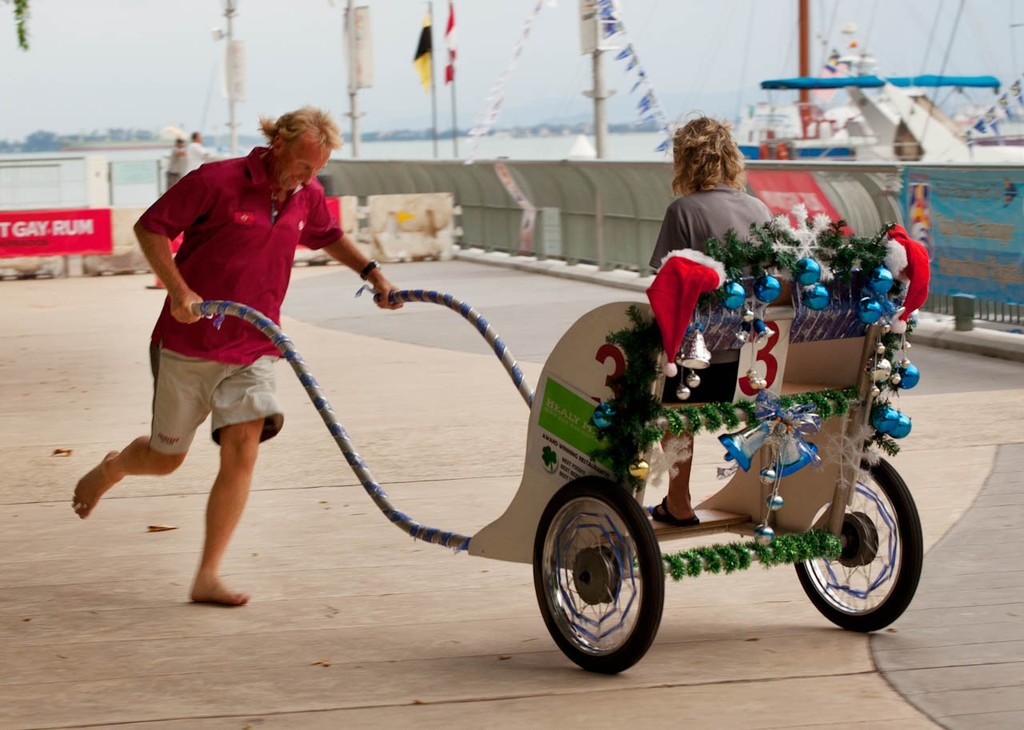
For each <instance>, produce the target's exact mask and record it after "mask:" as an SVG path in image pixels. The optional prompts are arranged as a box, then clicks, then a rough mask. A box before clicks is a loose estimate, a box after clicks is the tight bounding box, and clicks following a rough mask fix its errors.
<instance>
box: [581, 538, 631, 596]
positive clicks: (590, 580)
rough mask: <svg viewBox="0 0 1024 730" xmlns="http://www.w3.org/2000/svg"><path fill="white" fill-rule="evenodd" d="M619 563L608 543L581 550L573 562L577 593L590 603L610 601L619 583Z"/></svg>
mask: <svg viewBox="0 0 1024 730" xmlns="http://www.w3.org/2000/svg"><path fill="white" fill-rule="evenodd" d="M619 577H620V573H619V564H618V561H617V560H616V559H615V555H614V553H613V552H612V549H611V548H610V547H608V546H607V545H602V546H601V547H589V548H584V549H583V550H580V552H579V553H578V554H577V555H576V561H575V563H574V564H573V570H572V580H573V584H574V585H575V587H576V593H577V595H579V597H580V598H581V599H583V601H584V602H585V603H587V604H588V605H591V606H593V605H595V604H598V603H609V602H611V601H612V599H613V598H614V597H615V589H616V588H617V586H618V585H619Z"/></svg>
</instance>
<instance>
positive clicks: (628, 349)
mask: <svg viewBox="0 0 1024 730" xmlns="http://www.w3.org/2000/svg"><path fill="white" fill-rule="evenodd" d="M626 313H627V315H628V316H629V319H630V321H631V322H632V323H633V324H632V326H630V327H626V328H623V329H621V330H617V331H615V332H612V333H611V334H609V335H608V336H607V337H606V338H605V339H606V341H607V342H608V343H609V344H612V345H616V346H617V347H619V348H621V349H622V352H623V354H624V355H625V356H626V368H625V370H624V371H623V373H622V375H621V376H619V377H618V378H616V379H615V380H614V381H612V383H611V386H612V391H613V392H614V393H615V396H614V397H613V398H612V399H611V400H610V401H608V403H609V405H610V406H611V407H612V410H613V412H614V416H613V417H612V418H611V422H610V423H609V425H608V426H606V427H604V428H598V429H597V433H598V436H599V437H600V438H601V439H603V440H604V442H605V445H604V446H602V447H599V448H598V449H596V450H595V451H594V452H593V453H592V454H591V456H592V457H593V458H595V459H598V460H600V461H604V462H606V463H608V464H609V465H610V467H611V470H612V473H613V474H614V475H615V477H616V479H618V480H619V481H620V482H624V483H626V484H629V486H630V487H631V488H632V489H633V490H634V491H636V490H637V489H640V487H642V486H643V484H644V480H643V479H640V478H637V477H634V476H633V475H632V474H630V473H629V467H630V465H631V464H633V463H634V462H635V461H636V460H637V459H638V457H639V455H640V454H642V453H643V452H645V451H647V449H648V448H649V447H650V446H651V445H652V444H654V443H655V442H657V441H660V440H661V438H662V436H663V435H664V434H663V431H662V429H661V428H659V427H658V425H657V422H658V420H659V417H660V418H664V419H665V421H666V422H667V423H668V430H669V431H671V432H672V433H673V434H675V435H676V436H680V435H682V434H684V433H690V434H697V433H700V432H702V431H707V432H713V431H717V430H718V429H720V428H722V427H725V428H729V429H734V428H737V427H738V426H739V425H740V423H741V421H743V422H746V423H751V422H753V420H754V404H753V403H752V402H750V401H739V402H737V403H729V402H719V403H705V404H702V405H699V406H684V407H682V408H667V407H664V406H662V404H661V400H660V399H659V398H658V397H657V396H655V394H653V393H652V392H651V390H652V389H651V385H652V384H653V383H654V380H655V378H656V377H657V376H658V353H659V351H660V349H661V334H660V332H659V330H658V326H657V324H656V323H655V322H654V321H653V320H646V319H645V318H644V316H643V314H642V313H641V311H640V308H639V307H637V306H636V305H631V306H630V307H629V309H628V310H627V312H626ZM856 397H857V390H856V388H852V387H851V388H844V389H842V390H821V391H812V392H808V393H800V394H797V395H792V396H781V398H780V401H781V404H782V406H783V407H785V408H790V407H792V406H794V405H798V404H803V403H814V404H815V406H816V407H817V413H818V415H819V416H821V417H822V418H823V419H825V418H829V417H831V416H841V415H843V414H845V413H846V412H847V411H848V410H849V407H850V401H852V400H854V399H856ZM890 440H891V439H890Z"/></svg>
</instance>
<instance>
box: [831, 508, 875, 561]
mask: <svg viewBox="0 0 1024 730" xmlns="http://www.w3.org/2000/svg"><path fill="white" fill-rule="evenodd" d="M839 539H840V540H841V541H842V543H843V551H842V552H841V553H840V554H839V562H840V563H842V564H843V565H845V566H846V567H847V568H855V567H857V566H859V565H867V564H868V563H870V562H871V561H872V560H874V559H875V556H876V555H878V530H877V529H876V528H875V524H874V522H872V521H871V518H870V517H868V516H867V515H866V514H864V513H863V512H850V513H848V514H847V515H846V516H845V518H844V519H843V529H842V532H841V533H840V535H839Z"/></svg>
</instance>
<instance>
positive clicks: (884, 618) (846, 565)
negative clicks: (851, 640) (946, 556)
mask: <svg viewBox="0 0 1024 730" xmlns="http://www.w3.org/2000/svg"><path fill="white" fill-rule="evenodd" d="M840 539H841V540H842V543H843V551H842V554H841V555H840V556H839V557H838V558H837V559H836V560H832V561H829V560H825V559H817V560H809V561H807V562H804V563H798V564H797V565H796V574H797V576H798V577H799V578H800V585H801V586H803V589H804V592H805V593H807V597H808V598H810V599H811V603H813V604H814V606H815V608H817V609H818V610H819V611H821V613H822V615H823V616H825V618H827V619H828V620H829V621H831V622H832V623H834V624H836V625H837V626H840V627H842V628H844V629H847V630H849V631H864V632H866V631H877V630H879V629H882V628H885V627H886V626H888V625H889V624H891V623H892V622H893V621H895V620H896V619H897V618H899V617H900V616H901V615H902V614H903V612H904V611H905V610H906V609H907V606H909V605H910V601H911V600H912V599H913V597H914V593H915V592H916V591H917V583H918V581H919V580H920V578H921V564H922V561H923V559H924V544H923V543H924V539H923V538H922V536H921V520H920V518H919V517H918V514H917V507H916V505H915V504H914V499H913V497H911V496H910V490H909V489H908V488H907V485H906V483H905V482H904V481H903V478H902V477H900V475H899V474H897V473H896V470H895V469H893V468H892V466H891V465H890V464H889V463H888V462H886V461H884V460H881V461H879V462H878V464H876V465H875V466H873V467H870V469H869V470H868V471H867V476H866V477H865V478H863V479H862V480H861V481H858V482H857V484H856V485H855V486H854V493H853V494H852V495H851V497H850V504H849V505H848V506H847V508H846V514H845V516H844V519H843V527H842V530H841V533H840Z"/></svg>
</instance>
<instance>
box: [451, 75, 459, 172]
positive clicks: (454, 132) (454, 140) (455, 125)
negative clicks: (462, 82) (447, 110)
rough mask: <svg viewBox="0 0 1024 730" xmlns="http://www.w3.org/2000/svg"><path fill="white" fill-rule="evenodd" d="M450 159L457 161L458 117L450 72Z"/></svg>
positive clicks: (453, 78) (453, 77) (453, 82)
mask: <svg viewBox="0 0 1024 730" xmlns="http://www.w3.org/2000/svg"><path fill="white" fill-rule="evenodd" d="M452 157H453V158H454V159H456V160H457V159H459V115H458V114H457V113H456V112H455V72H454V71H453V72H452Z"/></svg>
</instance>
